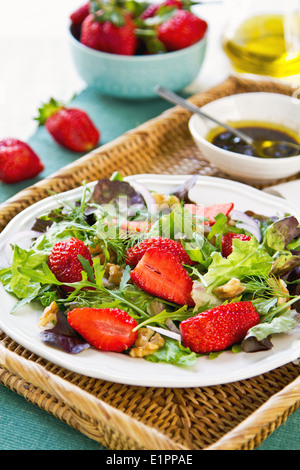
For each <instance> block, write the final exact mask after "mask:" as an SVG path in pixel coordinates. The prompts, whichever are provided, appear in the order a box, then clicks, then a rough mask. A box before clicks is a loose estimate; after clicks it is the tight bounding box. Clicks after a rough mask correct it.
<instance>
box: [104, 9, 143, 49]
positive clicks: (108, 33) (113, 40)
mask: <svg viewBox="0 0 300 470" xmlns="http://www.w3.org/2000/svg"><path fill="white" fill-rule="evenodd" d="M102 31H103V36H104V38H105V42H106V44H107V52H110V53H112V54H120V55H134V54H135V52H136V49H137V38H136V36H135V24H134V22H133V20H132V18H131V16H130V15H129V14H125V15H124V25H122V26H119V25H117V24H114V23H113V22H112V21H105V22H104V23H103V26H102Z"/></svg>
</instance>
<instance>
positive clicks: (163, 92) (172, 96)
mask: <svg viewBox="0 0 300 470" xmlns="http://www.w3.org/2000/svg"><path fill="white" fill-rule="evenodd" d="M155 91H156V92H157V93H158V94H159V95H160V96H161V97H162V98H164V99H165V100H166V101H169V102H170V103H173V104H175V105H179V106H182V107H183V108H186V109H188V110H189V111H191V112H192V113H194V114H198V115H200V116H201V117H204V118H206V119H210V120H211V121H213V122H214V123H215V124H217V125H218V126H221V127H224V128H225V129H227V130H228V131H229V132H231V133H232V134H234V135H236V136H238V137H240V138H241V139H242V140H244V141H245V142H246V143H247V144H250V145H252V144H253V140H252V139H251V137H249V136H248V135H246V134H244V133H243V132H240V131H239V130H238V129H234V128H233V127H231V126H229V125H228V124H226V123H224V122H221V121H219V120H218V119H216V118H214V117H212V116H209V115H208V114H206V113H204V112H203V111H201V110H200V108H198V106H196V105H194V104H193V103H191V102H190V101H187V100H185V99H183V98H181V96H178V95H176V93H173V92H172V91H171V90H168V89H166V88H164V87H162V86H160V85H157V86H156V87H155Z"/></svg>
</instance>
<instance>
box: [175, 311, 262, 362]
mask: <svg viewBox="0 0 300 470" xmlns="http://www.w3.org/2000/svg"><path fill="white" fill-rule="evenodd" d="M259 320H260V318H259V314H258V313H257V311H256V310H255V308H254V306H253V304H252V303H251V302H236V303H232V304H230V303H229V304H225V305H220V306H218V307H214V308H213V309H211V310H207V311H206V312H202V313H198V314H197V315H196V316H195V317H192V318H189V319H187V320H184V321H182V322H181V323H180V331H181V334H182V338H183V344H184V346H185V347H188V348H190V349H191V351H193V352H195V353H202V354H205V353H209V352H213V351H222V350H224V349H227V348H228V347H229V346H232V345H233V344H235V343H238V342H239V341H241V340H242V339H243V338H244V337H245V336H246V334H247V331H248V330H249V329H250V328H252V327H253V326H254V325H257V324H258V323H259Z"/></svg>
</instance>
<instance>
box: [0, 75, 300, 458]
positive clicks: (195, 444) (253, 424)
mask: <svg viewBox="0 0 300 470" xmlns="http://www.w3.org/2000/svg"><path fill="white" fill-rule="evenodd" d="M247 91H269V92H279V93H284V94H291V93H292V92H293V89H292V88H291V87H289V86H288V85H286V84H282V83H278V82H273V81H271V80H261V81H252V80H249V79H241V78H238V77H230V78H229V79H228V80H226V81H225V82H224V83H223V84H221V85H219V86H217V87H215V88H213V89H211V90H210V91H208V92H206V93H202V94H199V95H196V96H194V97H193V98H192V99H191V101H193V102H194V103H195V104H197V105H199V106H202V105H204V104H206V103H208V102H210V101H211V100H213V99H216V98H220V97H222V96H227V95H229V94H233V93H241V92H247ZM189 117H190V113H189V112H188V111H186V110H184V109H182V108H179V107H175V108H172V109H170V110H168V111H166V112H165V113H163V114H162V115H160V116H159V117H157V118H155V119H153V120H151V121H148V122H147V123H145V124H143V125H142V126H139V127H138V128H137V129H135V130H132V131H129V132H127V133H126V134H124V135H123V136H121V137H119V138H118V139H116V140H115V141H113V142H112V143H110V144H107V145H105V146H103V147H100V148H99V149H97V150H96V151H94V152H91V153H90V154H88V155H86V156H85V157H83V158H81V159H79V160H77V161H76V162H75V163H73V164H71V165H69V166H67V167H65V168H63V169H62V170H60V171H59V172H57V173H56V174H54V175H52V176H51V177H49V178H46V179H45V180H43V181H41V182H40V183H38V184H36V185H34V186H31V187H29V188H27V189H25V190H23V191H22V192H20V193H19V194H17V195H16V196H15V197H13V198H11V199H10V200H9V201H7V202H6V203H4V204H2V205H0V230H2V229H3V228H4V227H5V226H6V225H7V223H8V222H9V221H10V220H11V219H12V218H13V217H14V216H15V215H16V214H17V213H19V212H20V211H22V210H23V209H24V208H26V207H28V206H29V205H31V204H33V203H34V202H36V201H38V200H41V199H43V198H45V197H47V196H48V195H49V192H62V191H66V190H69V189H73V188H75V187H78V186H79V185H80V184H81V183H82V181H83V180H85V181H87V182H89V181H94V180H96V179H98V178H101V177H105V176H110V175H111V174H112V173H113V171H115V170H119V171H121V172H122V174H123V175H125V176H127V175H130V174H138V173H140V174H141V173H162V174H201V175H211V176H219V177H223V178H224V177H225V178H228V176H227V175H224V174H221V173H220V172H219V171H218V170H217V169H216V168H215V167H213V166H212V165H210V164H209V163H208V162H206V161H205V159H204V158H203V156H202V155H201V154H200V153H199V151H198V149H197V148H196V146H195V145H194V143H193V141H192V139H191V136H190V134H189V131H188V127H187V123H188V120H189ZM0 367H1V368H0V381H1V382H2V383H3V384H4V385H6V386H7V387H9V388H11V389H12V390H14V391H15V392H16V393H19V394H20V395H23V396H24V397H25V398H26V399H27V400H29V401H31V402H33V403H34V404H36V405H37V406H39V407H41V408H42V409H44V410H46V411H48V412H49V413H52V414H53V415H54V416H56V417H57V418H58V419H61V420H62V421H64V422H66V423H67V424H69V425H70V426H72V427H74V428H75V429H78V430H79V431H81V432H82V433H83V434H85V435H87V436H89V437H90V438H91V439H94V440H95V441H98V442H99V443H101V444H103V445H104V446H106V447H108V448H110V449H113V450H118V449H133V450H139V449H151V450H157V449H161V450H162V449H163V450H171V449H174V450H176V449H188V450H192V449H195V450H204V449H205V450H207V449H214V450H216V449H234V450H242V449H254V448H255V447H257V446H258V445H260V444H261V442H262V441H263V440H264V439H265V438H266V437H267V436H268V435H270V434H271V433H272V432H273V431H274V429H276V428H277V427H278V426H279V425H280V424H282V423H284V422H285V420H286V418H287V417H288V416H289V415H290V414H291V413H292V412H293V411H294V410H295V409H297V408H298V406H299V404H300V399H299V396H300V394H299V392H300V382H299V378H298V376H299V365H297V364H292V363H290V364H287V365H286V366H284V367H281V368H278V369H276V370H274V371H272V372H270V373H267V374H263V375H261V376H258V377H255V378H252V379H248V380H245V381H240V382H235V383H232V384H227V385H222V386H221V385H220V386H214V387H201V388H197V387H196V388H188V389H165V388H151V387H136V386H127V385H122V384H115V383H111V382H106V381H101V380H98V379H93V378H89V377H86V376H82V375H79V374H75V373H73V372H70V371H68V370H66V369H63V368H61V367H59V366H56V365H55V364H52V363H50V362H47V361H45V360H44V359H42V358H40V357H38V356H36V355H34V354H32V353H31V352H30V351H28V350H26V349H24V348H23V347H21V346H20V345H18V344H16V343H15V342H14V341H12V340H11V338H9V337H8V336H7V335H6V334H5V333H4V332H1V331H0Z"/></svg>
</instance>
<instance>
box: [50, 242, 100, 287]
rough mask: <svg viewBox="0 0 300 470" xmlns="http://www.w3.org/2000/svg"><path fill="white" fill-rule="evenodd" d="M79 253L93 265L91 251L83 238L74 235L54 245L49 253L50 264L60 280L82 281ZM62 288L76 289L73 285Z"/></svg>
mask: <svg viewBox="0 0 300 470" xmlns="http://www.w3.org/2000/svg"><path fill="white" fill-rule="evenodd" d="M78 255H81V256H82V257H83V258H85V259H86V260H87V261H88V262H89V263H90V265H91V266H92V265H93V261H92V257H91V254H90V251H89V249H88V247H87V246H86V245H85V244H84V243H83V242H82V241H81V240H78V239H77V238H74V237H72V238H69V239H67V240H63V241H61V242H58V243H56V245H54V247H53V248H52V250H51V252H50V255H49V259H48V266H49V268H50V269H51V271H52V272H53V274H54V275H55V277H56V279H57V280H58V281H60V282H67V283H70V282H78V281H81V279H82V274H81V272H82V271H83V267H82V264H81V263H80V261H79V259H78V257H77V256H78ZM62 288H63V289H64V290H65V291H66V292H72V291H73V290H74V288H73V287H71V286H62Z"/></svg>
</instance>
